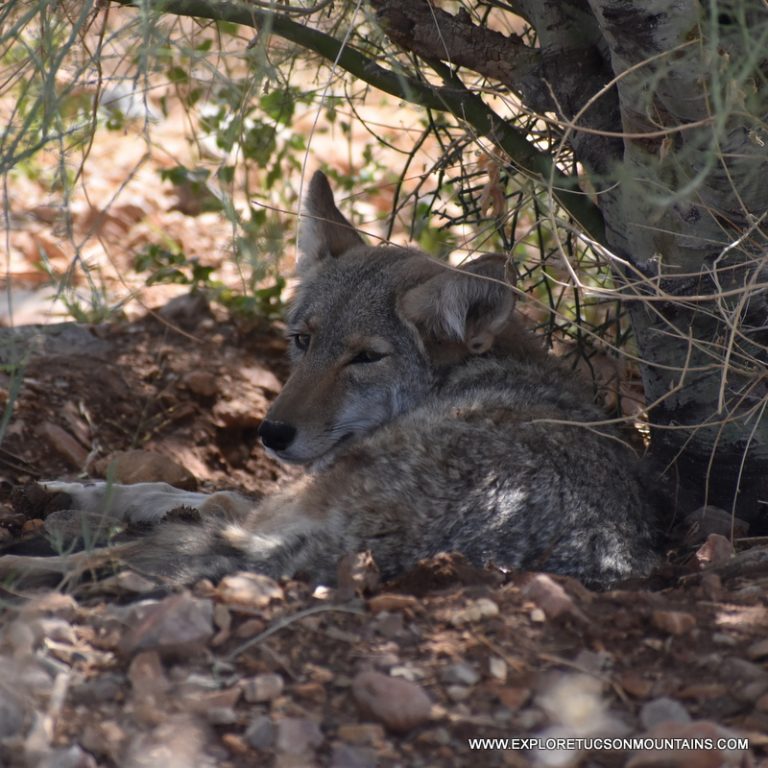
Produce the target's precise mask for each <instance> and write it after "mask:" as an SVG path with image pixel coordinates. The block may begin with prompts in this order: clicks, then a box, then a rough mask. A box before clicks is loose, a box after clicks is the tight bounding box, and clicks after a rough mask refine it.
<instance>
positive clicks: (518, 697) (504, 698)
mask: <svg viewBox="0 0 768 768" xmlns="http://www.w3.org/2000/svg"><path fill="white" fill-rule="evenodd" d="M495 693H496V697H497V698H498V700H499V701H500V702H501V703H502V704H503V705H504V706H505V707H506V708H507V709H511V710H512V711H513V712H516V711H517V710H518V709H520V707H522V706H523V705H524V704H525V703H526V702H527V701H528V699H530V698H531V691H530V689H529V688H517V687H514V686H505V687H504V688H497V689H496V692H495Z"/></svg>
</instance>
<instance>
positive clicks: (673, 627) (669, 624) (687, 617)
mask: <svg viewBox="0 0 768 768" xmlns="http://www.w3.org/2000/svg"><path fill="white" fill-rule="evenodd" d="M651 623H652V624H653V626H654V627H656V629H660V630H662V632H667V633H668V634H670V635H674V636H675V637H679V636H681V635H687V634H688V633H689V632H690V631H691V630H692V629H693V628H694V627H695V626H696V618H695V617H694V616H693V615H692V614H690V613H685V612H683V611H654V612H653V614H652V615H651Z"/></svg>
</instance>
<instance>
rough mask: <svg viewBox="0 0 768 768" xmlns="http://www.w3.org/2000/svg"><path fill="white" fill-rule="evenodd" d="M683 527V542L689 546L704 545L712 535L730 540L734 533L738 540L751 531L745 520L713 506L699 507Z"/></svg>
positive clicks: (686, 519)
mask: <svg viewBox="0 0 768 768" xmlns="http://www.w3.org/2000/svg"><path fill="white" fill-rule="evenodd" d="M683 526H684V528H685V533H684V537H683V542H684V543H685V544H687V545H689V546H690V545H693V544H703V543H704V542H705V541H706V540H707V537H708V536H709V535H710V534H712V533H715V534H718V535H720V536H724V537H726V538H730V536H731V533H733V535H734V536H735V537H736V538H737V539H738V538H741V537H743V536H746V535H747V533H748V531H749V524H748V523H746V522H745V521H744V520H742V519H740V518H738V517H734V516H733V515H732V514H731V513H730V512H727V511H726V510H724V509H720V508H719V507H713V506H706V507H699V508H698V509H697V510H695V511H694V512H691V514H690V515H686V517H685V520H684V521H683Z"/></svg>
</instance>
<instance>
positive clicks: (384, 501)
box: [50, 173, 655, 587]
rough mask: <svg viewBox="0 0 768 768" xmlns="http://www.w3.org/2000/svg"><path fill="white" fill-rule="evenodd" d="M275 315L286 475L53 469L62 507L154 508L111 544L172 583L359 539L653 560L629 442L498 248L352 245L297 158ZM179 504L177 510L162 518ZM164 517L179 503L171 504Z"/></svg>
mask: <svg viewBox="0 0 768 768" xmlns="http://www.w3.org/2000/svg"><path fill="white" fill-rule="evenodd" d="M299 253H300V256H299V260H298V264H297V277H298V286H297V290H296V295H295V297H294V299H293V301H292V305H291V307H290V311H289V313H288V317H287V326H288V337H289V340H290V355H291V359H292V362H293V372H292V373H291V375H290V377H289V379H288V381H287V382H286V384H285V387H284V388H283V390H282V392H281V393H280V395H279V397H278V398H277V399H276V400H275V402H274V403H273V405H272V407H271V408H270V409H269V411H268V413H267V415H266V418H265V419H264V421H263V423H262V425H261V428H260V431H259V434H260V437H261V441H262V443H263V445H264V447H265V448H266V450H267V451H268V453H269V454H271V455H272V456H274V457H277V458H278V459H280V460H281V461H284V462H291V463H295V464H301V465H303V466H305V467H306V468H307V470H308V471H307V472H306V475H305V477H304V478H303V479H302V480H300V481H299V482H297V483H295V484H293V485H291V486H290V487H288V488H287V489H285V490H283V491H282V492H280V493H277V494H276V495H273V496H271V497H267V498H265V499H262V500H261V501H253V500H251V499H247V498H245V497H243V496H240V495H238V494H236V493H230V492H219V493H214V494H212V495H207V496H206V495H204V494H199V493H190V492H186V491H181V490H177V489H174V488H172V487H170V486H168V485H165V484H160V483H151V484H149V483H148V484H138V485H130V486H120V485H108V484H105V483H102V484H96V485H78V484H73V483H55V484H51V486H50V487H51V488H52V489H54V490H57V491H64V492H65V493H67V494H69V496H70V497H71V502H72V505H73V506H74V507H77V508H78V509H84V510H90V511H91V512H97V511H99V510H104V508H105V507H106V506H109V513H110V514H111V515H115V516H117V517H119V518H122V519H124V520H128V521H134V522H137V521H150V522H158V525H157V526H154V527H153V529H152V530H151V532H150V533H149V534H148V536H147V537H145V538H144V539H142V540H141V541H140V542H137V543H136V544H135V546H134V547H133V548H132V549H131V550H130V552H129V554H128V557H127V559H128V562H129V563H130V564H131V565H132V566H133V567H136V568H137V569H139V570H142V571H145V572H150V573H152V574H155V575H160V576H163V577H165V578H167V579H168V580H170V581H172V582H176V583H178V582H190V581H193V580H195V579H198V578H200V577H208V578H218V577H221V576H222V575H224V574H226V573H228V572H232V571H235V570H244V569H250V570H254V571H259V572H262V573H265V574H268V575H270V576H273V577H282V576H291V575H293V574H296V573H298V572H301V573H305V574H309V576H310V577H311V579H312V580H313V581H315V582H318V583H333V582H334V580H335V577H336V569H337V562H338V561H339V559H340V558H341V557H342V556H344V555H346V554H349V553H355V552H359V551H363V550H370V551H371V552H372V554H373V557H374V559H375V561H376V563H377V564H378V566H379V569H380V570H381V572H382V575H383V577H385V578H387V577H392V576H395V575H396V574H398V573H400V572H402V571H403V570H404V569H407V568H408V567H409V566H412V565H414V564H415V563H416V562H417V561H418V560H419V559H421V558H424V557H428V556H431V555H434V554H436V553H439V552H450V551H457V552H460V553H462V554H463V555H465V556H466V557H467V558H468V559H469V560H470V561H472V562H473V563H476V564H478V565H485V564H490V563H493V564H495V565H497V566H500V567H502V568H508V569H509V568H518V569H535V570H545V571H552V572H556V573H561V574H569V575H572V576H574V577H577V578H579V579H581V580H582V581H583V582H584V583H586V584H588V585H591V586H595V587H607V586H608V585H610V584H612V583H615V582H616V581H618V580H621V579H623V578H625V577H628V576H630V575H645V574H647V573H648V572H649V571H650V570H651V568H652V567H653V565H654V562H655V554H654V536H653V528H654V526H653V509H652V505H651V503H650V501H649V492H648V489H647V487H644V485H643V483H642V480H641V475H640V470H639V467H638V463H637V461H636V459H635V457H634V456H633V454H632V452H631V451H630V450H629V449H628V448H627V447H626V446H625V445H624V444H623V443H622V442H621V440H620V439H618V436H617V435H616V434H615V433H613V432H612V431H611V430H610V428H607V427H605V426H600V425H599V422H601V421H602V420H604V414H602V413H601V411H600V410H599V409H598V408H597V407H596V406H595V405H593V404H592V403H591V401H590V398H589V397H587V396H586V395H585V393H584V392H583V391H582V387H581V386H580V385H579V384H577V383H576V382H575V381H574V379H573V376H572V375H571V373H570V372H567V371H565V370H563V369H562V368H561V366H560V365H559V364H558V363H557V362H556V361H554V360H552V359H551V358H550V357H549V356H547V354H546V353H545V352H544V351H543V350H542V349H540V348H539V345H538V344H537V343H536V342H535V340H534V339H533V338H532V337H531V336H530V335H529V333H528V331H527V330H525V329H524V327H523V326H522V325H521V324H520V323H519V321H517V320H516V319H515V317H514V315H513V313H512V309H513V300H512V294H511V291H510V289H509V287H508V286H507V285H506V284H505V283H504V281H503V276H504V259H503V258H502V257H498V256H483V257H480V258H479V259H476V260H475V261H472V262H470V263H469V264H468V265H466V266H465V267H463V268H460V269H456V268H451V267H448V266H447V265H445V264H443V263H441V262H438V261H436V260H434V259H432V258H430V257H429V256H427V255H426V254H425V253H423V252H421V251H419V250H415V249H411V248H401V247H394V246H377V247H371V246H369V245H367V244H366V243H365V241H364V240H363V238H362V237H361V235H360V234H359V233H358V232H357V231H356V230H355V229H354V228H353V227H352V225H351V224H350V223H349V222H348V221H347V219H346V218H345V217H344V216H343V215H342V214H341V212H340V211H339V209H338V208H337V207H336V204H335V203H334V199H333V193H332V192H331V188H330V186H329V184H328V180H327V179H326V177H325V176H324V175H323V174H322V173H316V174H315V175H314V177H313V178H312V180H311V183H310V185H309V189H308V194H307V196H306V199H305V201H304V208H303V214H302V216H301V221H300V231H299ZM181 508H194V509H196V510H199V514H198V515H192V516H193V517H195V520H194V521H192V522H189V521H187V522H180V521H179V520H178V517H179V516H178V515H175V516H174V515H171V516H170V517H171V518H172V521H165V522H162V519H163V518H164V517H165V516H166V515H168V513H169V512H171V511H173V510H179V509H181ZM182 517H183V516H182Z"/></svg>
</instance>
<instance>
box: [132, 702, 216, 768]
mask: <svg viewBox="0 0 768 768" xmlns="http://www.w3.org/2000/svg"><path fill="white" fill-rule="evenodd" d="M163 715H164V717H163V720H162V722H160V724H159V725H157V726H156V727H155V728H153V729H152V730H151V731H149V732H144V731H140V732H137V733H135V734H134V735H133V737H132V738H131V739H130V742H129V743H128V745H127V747H126V749H125V752H124V754H123V755H122V760H121V762H120V766H121V768H148V766H153V768H154V766H163V768H189V766H194V768H215V766H216V765H220V764H221V763H220V761H218V760H216V761H214V760H213V759H212V758H211V757H210V755H208V754H207V749H206V747H207V746H208V744H209V743H210V729H209V727H208V726H207V725H206V724H205V723H203V722H201V721H200V720H199V718H197V717H193V716H190V715H175V714H169V713H168V712H165V713H163Z"/></svg>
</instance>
